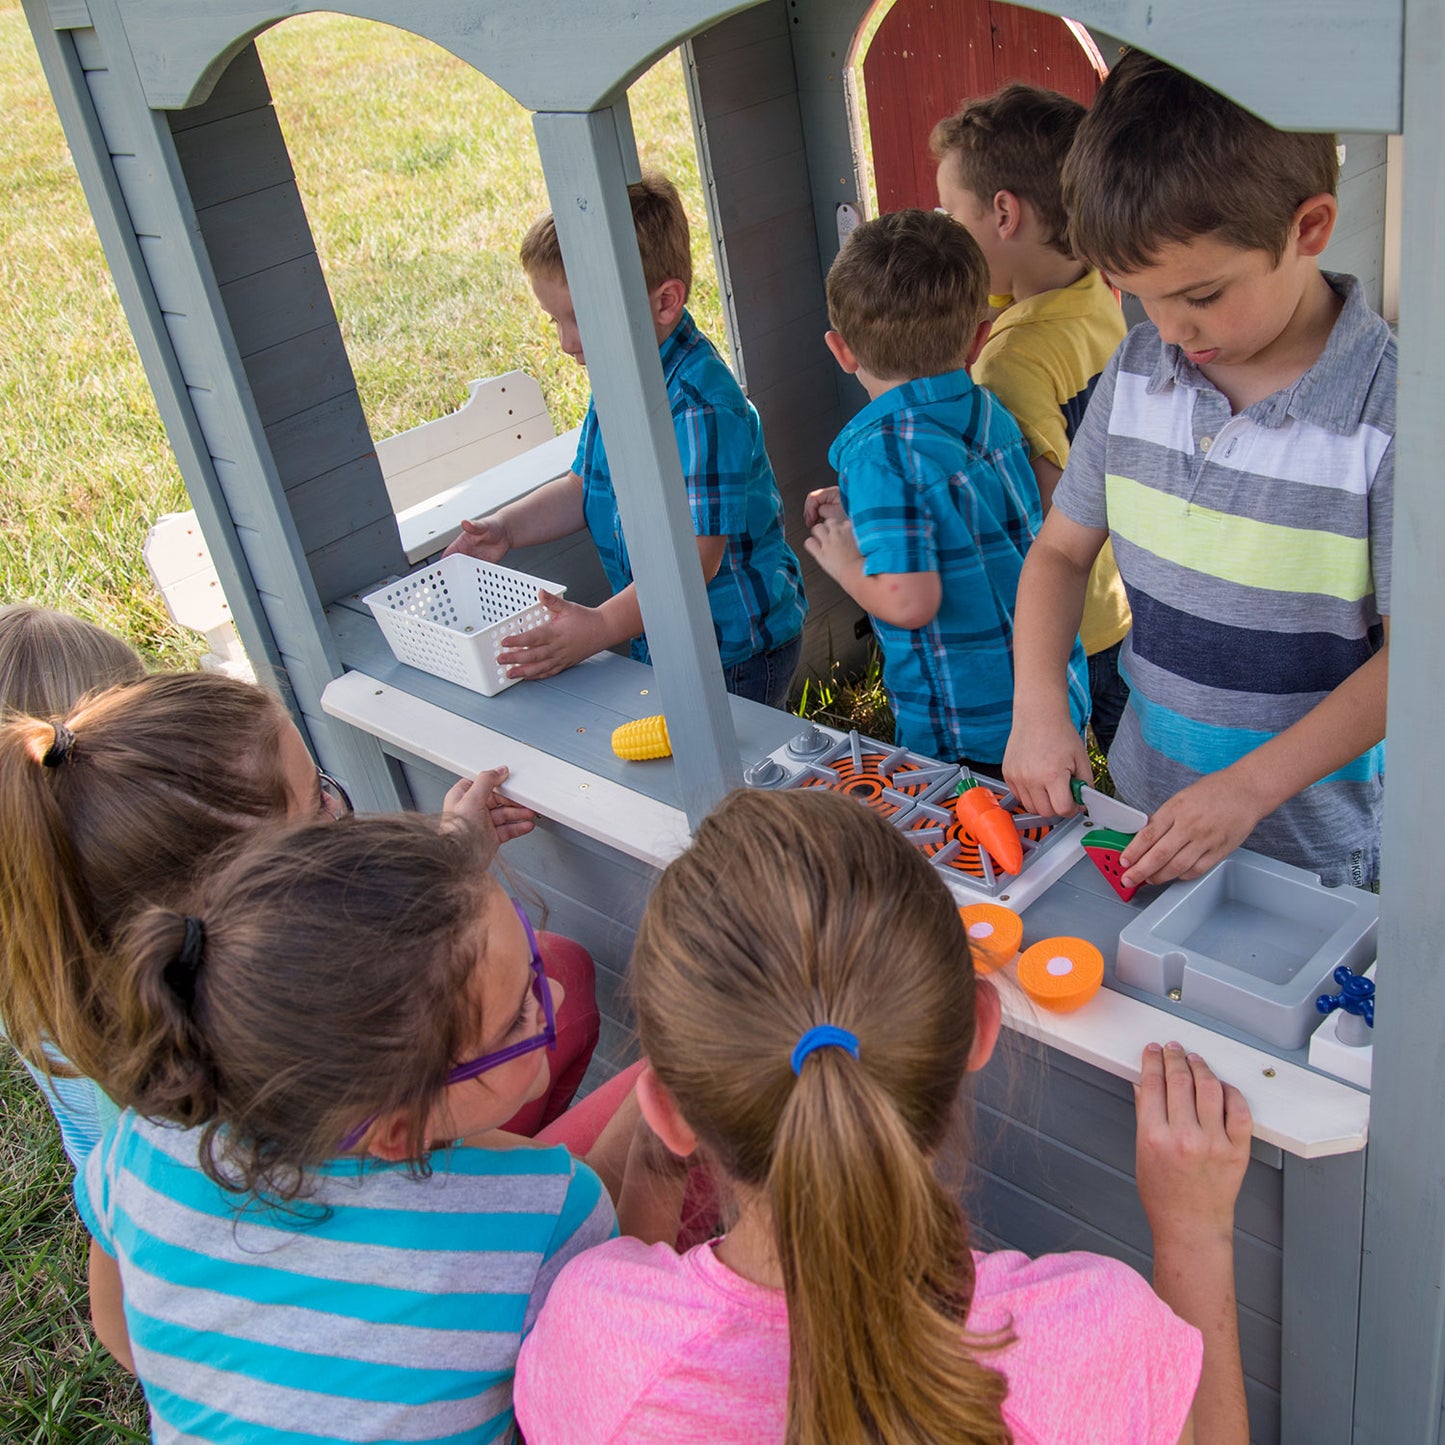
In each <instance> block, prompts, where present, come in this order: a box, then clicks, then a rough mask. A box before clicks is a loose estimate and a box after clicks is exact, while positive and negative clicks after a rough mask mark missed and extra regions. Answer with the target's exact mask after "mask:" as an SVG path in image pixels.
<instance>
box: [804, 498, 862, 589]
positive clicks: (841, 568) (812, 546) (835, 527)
mask: <svg viewBox="0 0 1445 1445" xmlns="http://www.w3.org/2000/svg"><path fill="white" fill-rule="evenodd" d="M814 495H815V496H816V495H817V494H816V493H814ZM803 546H804V547H806V548H807V550H808V551H809V552H810V553H811V554H812V556H813V557H814V558H815V559H816V561H817V563H818V565H819V566H820V567H821V568H822V569H823V571H825V572H826V573H827V574H828V576H830V577H831V578H832V579H833V580H834V581H835V582H837V583H839V584H841V585H842V586H843V587H845V588H846V587H847V585H848V583H847V579H848V578H849V577H850V576H852V575H856V574H858V573H861V572H862V570H863V554H862V553H861V552H860V551H859V550H858V542H857V540H856V538H855V537H854V536H853V524H852V522H850V521H849V520H848V519H847V518H846V517H844V516H843V515H842V513H841V511H840V513H839V515H838V516H836V517H829V516H825V517H824V518H823V520H822V521H821V522H819V523H817V525H816V526H814V528H813V530H812V532H811V533H810V534H809V535H808V536H807V537H806V538H804V540H803Z"/></svg>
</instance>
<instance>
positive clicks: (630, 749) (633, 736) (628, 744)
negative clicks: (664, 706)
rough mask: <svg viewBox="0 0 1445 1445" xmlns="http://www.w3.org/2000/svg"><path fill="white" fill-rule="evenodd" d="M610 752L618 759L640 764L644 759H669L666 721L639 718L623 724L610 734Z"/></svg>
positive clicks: (659, 715) (670, 748) (670, 754)
mask: <svg viewBox="0 0 1445 1445" xmlns="http://www.w3.org/2000/svg"><path fill="white" fill-rule="evenodd" d="M612 751H613V752H614V753H616V754H617V756H618V757H619V758H627V759H628V760H629V761H631V762H642V761H643V760H644V759H646V758H670V757H671V756H672V743H671V741H670V740H669V739H668V736H667V719H666V718H665V717H663V715H662V714H661V713H658V714H657V715H656V716H655V717H640V718H635V719H633V721H632V722H625V723H623V724H622V726H621V727H620V728H616V729H614V731H613V733H612Z"/></svg>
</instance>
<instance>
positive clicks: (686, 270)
mask: <svg viewBox="0 0 1445 1445" xmlns="http://www.w3.org/2000/svg"><path fill="white" fill-rule="evenodd" d="M627 198H628V200H629V201H631V202H632V225H633V229H634V230H635V231H636V232H637V250H638V252H639V254H640V255H641V257H642V279H643V280H644V281H645V282H646V283H647V289H648V290H649V291H651V290H653V289H654V287H657V286H661V285H662V283H663V282H664V281H674V280H676V281H681V282H682V284H683V286H684V287H685V288H686V290H687V291H689V292H690V291H691V290H692V244H691V239H690V235H689V232H688V225H687V212H686V211H684V210H683V208H682V200H681V198H680V197H679V196H678V194H677V187H676V186H675V185H673V183H672V182H671V181H670V180H668V178H667V177H666V176H664V175H663V174H662V173H661V172H660V171H643V173H642V179H641V180H640V181H634V182H633V183H632V184H631V185H630V186H628V188H627ZM521 257H522V269H523V270H524V271H525V272H526V273H527V275H529V276H558V277H561V278H562V279H564V280H565V279H566V275H567V268H566V267H565V266H564V265H563V264H562V247H561V245H560V243H559V242H558V240H557V223H556V222H555V221H554V220H553V219H552V213H551V211H548V212H547V213H546V214H545V215H543V216H539V217H538V218H537V219H536V220H535V221H533V222H532V225H531V228H530V229H529V230H528V232H527V234H526V235H525V236H524V237H523V238H522V250H521Z"/></svg>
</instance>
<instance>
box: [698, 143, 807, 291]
mask: <svg viewBox="0 0 1445 1445" xmlns="http://www.w3.org/2000/svg"><path fill="white" fill-rule="evenodd" d="M715 174H716V177H717V189H718V217H719V219H720V221H721V223H722V226H723V230H724V234H725V235H728V236H732V235H734V234H735V233H738V232H742V231H745V230H747V228H749V227H750V226H756V225H759V224H761V223H762V222H764V221H772V220H776V219H777V218H779V217H781V216H786V217H788V223H787V227H786V228H785V229H790V230H795V231H796V230H799V229H801V230H804V231H806V230H807V229H809V227H810V226H811V222H812V215H811V212H810V210H809V209H808V208H807V207H806V206H803V205H800V204H799V197H800V196H806V195H807V193H808V191H807V186H808V159H807V156H806V154H805V153H804V151H803V148H802V146H801V145H800V146H798V148H797V149H796V150H791V151H789V152H788V153H787V154H785V155H780V156H776V157H774V158H773V159H772V160H770V161H762V162H751V161H749V162H747V163H745V164H743V163H740V164H739V165H737V166H736V167H735V168H734V169H733V170H731V171H728V172H725V171H724V170H723V169H722V167H721V165H719V166H718V169H717V170H716V172H715ZM725 179H726V180H727V181H728V182H730V184H727V185H724V184H723V182H724V180H725ZM791 259H792V255H791V254H786V253H785V256H784V257H781V258H780V259H779V265H782V264H785V261H787V260H791Z"/></svg>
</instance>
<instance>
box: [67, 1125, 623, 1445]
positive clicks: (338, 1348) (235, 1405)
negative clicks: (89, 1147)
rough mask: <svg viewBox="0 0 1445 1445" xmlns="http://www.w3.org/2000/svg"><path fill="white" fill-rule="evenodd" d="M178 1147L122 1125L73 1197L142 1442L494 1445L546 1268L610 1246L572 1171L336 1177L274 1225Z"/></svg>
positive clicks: (533, 1160)
mask: <svg viewBox="0 0 1445 1445" xmlns="http://www.w3.org/2000/svg"><path fill="white" fill-rule="evenodd" d="M198 1138H199V1131H191V1130H183V1129H178V1128H172V1127H167V1126H165V1125H159V1124H154V1123H150V1122H147V1121H146V1120H144V1119H141V1118H138V1117H137V1116H136V1115H135V1114H133V1113H130V1112H127V1113H125V1114H122V1115H121V1118H120V1120H119V1122H118V1123H117V1124H116V1125H114V1126H113V1127H112V1128H111V1129H110V1130H109V1131H108V1132H107V1133H106V1134H105V1136H104V1137H103V1138H102V1140H101V1142H100V1143H99V1144H98V1145H97V1146H96V1148H95V1150H94V1151H93V1153H92V1154H91V1156H90V1160H89V1163H88V1166H87V1168H86V1170H85V1172H84V1173H83V1174H82V1175H80V1176H78V1177H77V1180H76V1201H77V1203H78V1205H79V1207H80V1212H81V1215H82V1217H83V1218H84V1220H85V1223H86V1225H87V1227H88V1228H89V1229H90V1231H91V1234H92V1235H93V1236H94V1237H95V1239H96V1241H97V1243H98V1244H99V1245H100V1247H101V1248H102V1249H104V1250H105V1251H106V1253H107V1254H109V1255H111V1256H112V1257H113V1258H115V1259H116V1260H117V1261H118V1262H119V1266H120V1275H121V1282H122V1284H123V1286H124V1289H125V1319H126V1326H127V1328H128V1330H129V1332H130V1340H131V1346H132V1348H133V1350H134V1353H135V1365H136V1373H137V1375H138V1376H139V1378H140V1381H141V1384H142V1385H143V1387H144V1389H145V1395H146V1402H147V1404H148V1405H149V1406H150V1412H151V1428H152V1431H153V1434H154V1438H155V1439H156V1440H157V1441H158V1442H162V1445H197V1442H202V1441H204V1442H207V1445H252V1442H254V1441H256V1440H259V1439H265V1440H266V1441H268V1442H273V1445H332V1442H336V1441H352V1442H355V1441H370V1442H378V1441H409V1442H411V1441H428V1442H447V1445H462V1442H466V1445H473V1442H483V1441H491V1440H506V1439H509V1438H510V1437H511V1433H512V1425H513V1419H512V1373H513V1370H514V1368H515V1366H516V1360H517V1351H518V1349H519V1347H520V1345H521V1340H522V1335H523V1334H524V1332H525V1331H526V1330H528V1329H530V1328H531V1325H532V1321H533V1319H534V1318H535V1316H536V1313H537V1310H538V1309H539V1308H540V1306H541V1303H542V1300H543V1298H544V1297H545V1296H546V1293H547V1290H548V1288H549V1287H550V1285H551V1283H552V1280H553V1279H554V1278H555V1276H556V1274H557V1272H558V1270H560V1269H561V1267H562V1265H563V1264H565V1263H566V1262H567V1260H569V1259H571V1258H572V1257H573V1256H574V1255H576V1254H578V1253H580V1252H581V1251H582V1250H584V1249H586V1248H588V1247H590V1246H591V1245H594V1244H598V1243H600V1242H601V1241H602V1240H604V1239H607V1238H609V1237H611V1236H612V1235H613V1234H615V1233H616V1219H615V1217H614V1215H613V1211H612V1204H611V1201H610V1200H609V1199H608V1197H607V1195H606V1193H605V1192H604V1191H603V1189H602V1186H601V1183H600V1181H599V1180H598V1178H597V1176H596V1175H595V1174H594V1173H593V1172H592V1171H591V1170H590V1169H589V1168H588V1167H587V1166H586V1165H585V1164H581V1163H578V1162H576V1161H574V1160H573V1159H572V1157H571V1155H569V1154H568V1153H567V1151H566V1150H565V1149H562V1148H553V1149H536V1148H527V1147H518V1148H515V1149H479V1148H467V1147H461V1146H458V1147H456V1148H453V1149H451V1150H449V1151H447V1152H445V1153H439V1154H438V1155H437V1156H436V1157H435V1159H434V1161H433V1162H434V1165H435V1171H436V1172H435V1173H433V1174H432V1175H431V1176H430V1177H429V1178H426V1179H416V1178H413V1177H411V1176H410V1175H409V1174H408V1173H407V1171H406V1169H405V1167H404V1166H400V1165H388V1164H384V1163H381V1162H380V1161H378V1160H375V1159H366V1160H364V1161H363V1160H357V1159H342V1160H337V1161H335V1162H334V1163H332V1164H329V1165H327V1166H325V1167H323V1168H321V1169H319V1170H317V1171H316V1190H315V1192H314V1193H313V1194H312V1195H311V1196H310V1197H309V1198H307V1199H306V1200H304V1201H301V1202H300V1203H298V1204H296V1205H293V1206H289V1207H288V1208H285V1209H280V1208H274V1207H258V1206H256V1205H254V1204H252V1205H251V1206H250V1207H248V1208H245V1209H240V1208H239V1205H240V1203H241V1199H240V1197H239V1196H237V1195H234V1194H230V1193H228V1192H226V1191H225V1190H222V1189H221V1188H220V1187H219V1186H218V1185H216V1184H215V1183H213V1182H212V1180H210V1179H209V1178H208V1177H207V1176H206V1175H205V1174H203V1173H202V1172H201V1170H200V1168H199V1167H198V1165H197V1162H196V1147H197V1141H198Z"/></svg>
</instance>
